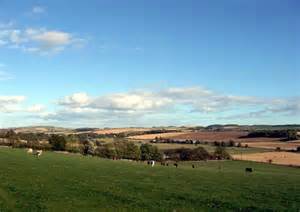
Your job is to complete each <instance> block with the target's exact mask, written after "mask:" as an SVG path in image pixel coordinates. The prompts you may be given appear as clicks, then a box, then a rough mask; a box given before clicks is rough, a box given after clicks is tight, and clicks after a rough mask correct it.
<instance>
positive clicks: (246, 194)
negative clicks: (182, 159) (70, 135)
mask: <svg viewBox="0 0 300 212" xmlns="http://www.w3.org/2000/svg"><path fill="white" fill-rule="evenodd" d="M193 164H195V165H196V168H195V169H193V168H192V167H191V162H188V163H179V168H177V169H176V168H175V167H173V166H169V167H165V166H159V165H158V166H155V167H153V168H151V167H149V166H147V165H146V164H144V163H138V162H129V161H112V160H104V159H100V158H94V157H84V156H79V155H72V154H71V155H64V154H56V153H53V152H46V153H45V154H43V155H42V157H41V158H39V159H37V158H35V157H33V156H31V155H27V154H26V153H25V151H24V150H22V149H11V148H0V170H1V172H0V211H99V209H100V208H101V209H102V210H122V211H124V210H130V211H132V210H135V211H141V210H143V211H174V210H176V211H181V210H185V211H186V210H189V211H199V210H205V211H212V210H213V211H220V210H222V211H224V210H225V211H226V210H227V211H228V210H230V211H239V210H241V209H243V210H245V211H246V210H248V211H253V210H276V211H283V210H289V211H299V209H300V187H299V184H300V169H297V168H291V167H284V166H276V165H269V164H261V163H255V162H247V161H218V162H215V161H211V162H197V163H196V162H193ZM246 167H251V168H253V170H254V172H253V173H251V174H246V173H245V171H244V170H245V168H246ZM279 185H280V186H279Z"/></svg>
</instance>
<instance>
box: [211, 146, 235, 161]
mask: <svg viewBox="0 0 300 212" xmlns="http://www.w3.org/2000/svg"><path fill="white" fill-rule="evenodd" d="M214 157H215V158H216V159H218V160H222V159H231V156H230V154H229V153H228V152H227V151H226V149H225V147H221V146H219V147H216V150H215V152H214Z"/></svg>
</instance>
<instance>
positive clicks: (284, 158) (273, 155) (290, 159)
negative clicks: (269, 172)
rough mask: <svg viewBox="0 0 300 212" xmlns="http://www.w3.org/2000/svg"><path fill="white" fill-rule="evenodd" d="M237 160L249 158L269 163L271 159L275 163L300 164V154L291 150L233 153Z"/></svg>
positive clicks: (249, 159)
mask: <svg viewBox="0 0 300 212" xmlns="http://www.w3.org/2000/svg"><path fill="white" fill-rule="evenodd" d="M232 156H233V158H234V159H237V160H248V161H256V162H264V163H269V161H270V160H271V161H272V163H274V164H281V165H293V166H300V154H298V153H291V152H264V153H252V154H243V155H241V154H236V155H232Z"/></svg>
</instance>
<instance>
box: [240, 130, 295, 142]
mask: <svg viewBox="0 0 300 212" xmlns="http://www.w3.org/2000/svg"><path fill="white" fill-rule="evenodd" d="M245 137H246V138H257V137H268V138H284V140H287V141H292V140H297V139H298V135H297V130H292V129H289V130H256V131H252V132H249V133H248V135H247V136H244V138H245Z"/></svg>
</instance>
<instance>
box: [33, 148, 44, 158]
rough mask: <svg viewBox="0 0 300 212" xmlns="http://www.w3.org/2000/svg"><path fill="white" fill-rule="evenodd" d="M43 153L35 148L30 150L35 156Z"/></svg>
mask: <svg viewBox="0 0 300 212" xmlns="http://www.w3.org/2000/svg"><path fill="white" fill-rule="evenodd" d="M42 153H43V150H35V151H33V152H32V154H33V155H35V156H37V157H40V156H41V155H42Z"/></svg>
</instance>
